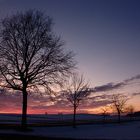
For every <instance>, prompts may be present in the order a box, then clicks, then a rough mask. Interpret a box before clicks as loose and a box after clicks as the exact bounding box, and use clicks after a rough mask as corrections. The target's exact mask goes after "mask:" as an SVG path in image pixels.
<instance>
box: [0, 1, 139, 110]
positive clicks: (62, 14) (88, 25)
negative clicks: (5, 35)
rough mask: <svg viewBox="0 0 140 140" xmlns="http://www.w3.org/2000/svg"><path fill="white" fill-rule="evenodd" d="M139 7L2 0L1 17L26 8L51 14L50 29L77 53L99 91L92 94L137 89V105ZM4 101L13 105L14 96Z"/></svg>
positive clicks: (136, 99) (82, 69) (132, 3)
mask: <svg viewBox="0 0 140 140" xmlns="http://www.w3.org/2000/svg"><path fill="white" fill-rule="evenodd" d="M139 6H140V1H139V0H24V1H23V0H0V18H4V17H5V16H8V15H11V14H13V13H15V12H17V11H25V10H28V9H37V10H42V11H43V12H44V13H45V14H47V15H49V16H51V17H53V19H54V23H55V25H54V32H56V34H58V35H61V37H62V39H63V40H64V41H65V47H66V48H67V49H70V50H73V51H74V52H75V53H76V60H77V62H78V68H79V71H80V72H81V73H83V74H84V75H85V77H86V79H88V80H89V81H90V83H91V87H93V88H95V90H99V92H96V94H101V93H102V92H104V93H105V94H110V93H112V92H114V93H115V92H120V93H127V94H132V95H133V94H134V93H135V96H136V97H133V98H132V101H131V103H133V104H135V106H136V108H137V110H139V108H140V103H139V100H140V97H139V94H136V93H139V91H140V88H139V86H140V85H139V81H140V80H139V79H140V76H139V74H140V8H139ZM128 79H129V80H130V81H128V82H127V80H128ZM3 98H4V99H5V98H6V99H7V98H8V97H2V98H1V99H0V100H3ZM7 100H8V101H9V100H10V101H11V104H12V105H13V106H12V107H13V108H14V107H16V106H17V105H16V104H15V105H14V104H13V100H16V99H15V98H14V99H13V98H11V99H9V98H8V99H7ZM43 100H44V99H43ZM10 101H9V102H10ZM16 101H17V100H16ZM18 101H20V100H18ZM32 102H33V101H32ZM2 103H3V102H2ZM2 103H1V104H2ZM19 103H20V102H19ZM35 104H37V103H34V105H33V103H31V108H32V107H34V108H36V105H35ZM1 106H2V105H1ZM45 107H46V105H44V104H43V107H42V108H41V105H40V108H39V109H44V110H45V109H47V107H46V108H45ZM0 108H2V107H0ZM49 108H51V107H49ZM52 108H53V106H52ZM52 108H51V109H52ZM16 109H17V110H18V109H19V108H16ZM36 109H37V108H36ZM2 110H3V108H2ZM9 110H10V111H11V112H12V111H13V110H14V109H11V108H9ZM44 110H43V111H44ZM64 110H65V109H64Z"/></svg>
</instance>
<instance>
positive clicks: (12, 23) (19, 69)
mask: <svg viewBox="0 0 140 140" xmlns="http://www.w3.org/2000/svg"><path fill="white" fill-rule="evenodd" d="M1 27H2V30H1V38H0V40H1V42H0V74H1V76H0V78H1V81H2V82H1V86H3V87H6V88H9V89H14V90H19V91H21V92H22V95H23V107H22V127H23V128H26V127H27V125H26V124H27V119H26V118H27V117H26V116H27V115H26V114H27V95H28V91H29V90H32V91H33V90H34V89H39V90H40V89H41V90H43V89H44V91H46V90H47V92H48V93H49V92H50V91H51V86H52V84H54V83H55V84H61V78H62V77H63V76H66V75H67V74H68V73H70V71H71V70H72V69H73V68H74V67H75V62H74V59H73V58H74V55H73V53H72V52H70V51H65V50H64V48H63V42H62V41H61V39H60V37H57V36H56V35H55V34H54V33H53V31H52V19H51V18H50V17H48V16H45V15H44V14H43V13H42V12H40V11H33V10H29V11H26V12H25V13H17V14H15V15H13V16H11V17H7V18H5V19H3V20H2V26H1Z"/></svg>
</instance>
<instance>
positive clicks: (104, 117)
mask: <svg viewBox="0 0 140 140" xmlns="http://www.w3.org/2000/svg"><path fill="white" fill-rule="evenodd" d="M108 109H109V108H108V106H104V107H102V108H101V111H102V115H103V121H104V122H105V120H106V117H107V115H108Z"/></svg>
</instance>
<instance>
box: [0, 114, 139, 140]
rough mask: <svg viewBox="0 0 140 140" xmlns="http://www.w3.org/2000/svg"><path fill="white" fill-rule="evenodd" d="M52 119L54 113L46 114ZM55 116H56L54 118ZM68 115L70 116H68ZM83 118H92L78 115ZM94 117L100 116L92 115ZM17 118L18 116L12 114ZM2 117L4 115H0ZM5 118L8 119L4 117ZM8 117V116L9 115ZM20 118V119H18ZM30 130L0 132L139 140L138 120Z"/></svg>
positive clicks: (2, 130)
mask: <svg viewBox="0 0 140 140" xmlns="http://www.w3.org/2000/svg"><path fill="white" fill-rule="evenodd" d="M37 117H38V119H45V117H44V116H41V115H38V116H34V117H33V116H29V118H30V119H31V118H34V119H37ZM48 117H50V118H52V119H58V118H57V116H56V115H52V116H48ZM55 117H56V118H55ZM69 117H70V116H69ZM83 117H84V118H85V119H91V117H92V118H93V116H92V115H86V116H85V115H80V116H79V118H82V119H83ZM94 117H95V118H96V119H97V118H98V117H99V119H101V118H100V117H101V116H94ZM14 118H15V119H16V118H17V119H19V118H20V117H19V116H13V120H14ZM64 118H65V119H66V118H67V119H69V118H68V116H67V115H66V116H63V119H64ZM0 119H4V116H3V117H2V116H1V117H0ZM5 119H8V116H7V118H6V117H5ZM9 119H10V116H9ZM19 120H20V119H19ZM31 129H32V130H33V131H31V132H20V131H16V130H12V129H0V134H23V135H35V136H44V137H60V138H75V139H79V140H82V139H98V140H99V139H102V140H104V139H105V140H140V121H132V122H125V123H120V124H117V123H114V124H113V123H112V124H91V125H78V126H77V128H75V129H74V128H72V126H57V127H56V126H55V127H54V126H53V127H49V126H48V127H47V126H45V127H31Z"/></svg>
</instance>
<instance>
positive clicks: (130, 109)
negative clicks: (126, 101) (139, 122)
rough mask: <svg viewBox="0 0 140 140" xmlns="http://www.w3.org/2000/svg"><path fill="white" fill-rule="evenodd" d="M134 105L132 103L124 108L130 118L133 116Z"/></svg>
mask: <svg viewBox="0 0 140 140" xmlns="http://www.w3.org/2000/svg"><path fill="white" fill-rule="evenodd" d="M134 110H135V109H134V106H133V105H129V106H128V107H127V108H126V113H127V115H128V116H130V119H131V120H132V117H133V114H134Z"/></svg>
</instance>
